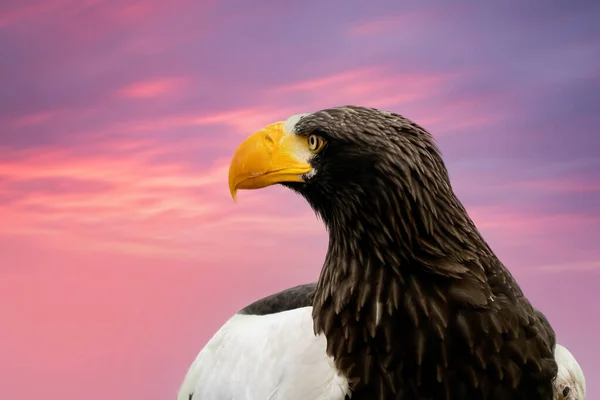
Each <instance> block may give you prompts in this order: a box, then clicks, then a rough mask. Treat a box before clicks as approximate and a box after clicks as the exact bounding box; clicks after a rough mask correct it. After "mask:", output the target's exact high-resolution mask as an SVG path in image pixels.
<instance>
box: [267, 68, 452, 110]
mask: <svg viewBox="0 0 600 400" xmlns="http://www.w3.org/2000/svg"><path fill="white" fill-rule="evenodd" d="M451 77H452V75H451V74H447V75H425V74H416V73H401V72H394V71H390V70H389V69H388V68H384V67H372V68H365V69H357V70H349V71H344V72H340V73H337V74H332V75H328V76H323V77H317V78H313V79H307V80H304V81H300V82H295V83H292V84H288V85H282V86H279V87H276V88H274V89H273V90H271V92H270V97H273V98H274V99H282V98H290V97H294V96H299V95H305V96H308V98H307V99H306V100H305V103H309V104H311V109H310V110H308V111H316V110H317V109H319V108H321V107H332V106H337V105H343V104H355V105H365V106H370V107H377V108H386V107H392V106H397V105H398V104H403V103H408V102H411V101H416V100H419V99H423V98H426V97H427V96H431V95H432V94H434V93H436V92H437V91H438V90H439V85H441V84H443V83H445V82H446V80H448V79H450V78H451Z"/></svg>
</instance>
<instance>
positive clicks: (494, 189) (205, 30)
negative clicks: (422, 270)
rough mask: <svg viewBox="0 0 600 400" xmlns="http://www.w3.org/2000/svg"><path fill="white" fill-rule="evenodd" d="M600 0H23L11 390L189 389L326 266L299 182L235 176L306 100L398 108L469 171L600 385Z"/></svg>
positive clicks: (14, 67)
mask: <svg viewBox="0 0 600 400" xmlns="http://www.w3.org/2000/svg"><path fill="white" fill-rule="evenodd" d="M598 20H600V4H599V3H597V2H593V1H578V2H569V1H566V0H565V1H541V0H540V1H537V0H532V1H529V2H517V1H514V0H505V1H502V2H475V1H467V0H456V1H452V2H446V1H441V0H440V1H419V2H417V1H397V0H395V1H391V0H390V1H385V0H384V1H378V2H372V3H369V2H363V1H358V0H344V1H341V0H332V1H328V2H317V1H314V0H307V1H305V2H298V1H294V2H281V1H278V2H277V1H262V2H255V3H252V2H247V1H241V0H222V1H219V0H210V1H200V0H198V1H192V0H170V1H159V0H145V1H133V0H77V1H75V0H37V1H31V0H3V1H2V2H1V3H0V88H1V89H0V397H2V398H6V399H19V400H29V399H38V398H45V399H61V400H64V399H75V398H82V397H85V398H86V399H88V400H106V399H113V400H120V399H131V398H138V399H148V400H159V399H174V398H175V396H176V393H177V390H178V388H179V385H180V383H181V381H182V380H183V377H184V375H185V373H186V371H187V368H188V367H189V365H190V363H191V362H192V360H193V359H194V358H195V356H196V354H197V352H198V351H199V350H200V349H201V348H202V346H203V345H204V344H205V343H206V341H207V340H208V339H209V338H210V337H211V335H212V334H213V333H214V332H215V331H216V330H217V329H218V328H219V326H220V325H221V324H223V323H224V322H225V321H226V320H227V318H228V317H229V316H231V315H232V314H233V313H235V312H236V311H237V310H239V309H241V308H242V307H244V306H245V305H247V304H248V303H250V302H252V301H254V300H256V299H258V298H260V297H263V296H266V295H268V294H271V293H274V292H276V291H279V290H282V289H284V288H287V287H290V286H294V285H297V284H300V283H306V282H312V281H315V280H316V279H317V278H318V275H319V271H320V268H321V265H322V262H323V259H324V255H325V251H326V248H327V237H326V233H325V229H324V227H323V226H322V224H321V222H320V221H318V220H317V219H316V217H315V215H314V213H313V212H312V211H311V210H310V208H309V206H308V205H307V204H306V203H305V201H304V200H303V199H301V198H300V197H299V196H297V195H295V194H293V193H291V192H289V191H288V190H286V189H285V188H283V187H271V188H267V189H264V190H259V191H247V192H240V193H239V194H238V203H237V204H234V203H233V201H232V200H231V198H230V195H229V192H228V187H227V169H228V162H229V160H230V157H231V155H232V154H233V152H234V150H235V148H236V147H237V145H238V144H239V143H240V142H241V141H242V140H243V139H244V138H245V137H246V136H247V135H249V134H251V133H253V132H254V131H256V130H258V129H260V128H261V127H263V126H265V125H267V124H269V123H272V122H275V121H279V120H284V119H286V118H287V117H288V116H290V115H292V114H297V113H301V112H311V111H317V110H319V109H322V108H326V107H331V106H339V105H346V104H354V105H363V106H370V107H377V108H382V109H386V110H390V111H394V112H398V113H400V114H403V115H405V116H406V117H408V118H410V119H412V120H414V121H416V122H418V123H419V124H420V125H422V126H424V127H425V128H427V129H428V130H429V131H431V132H432V134H433V135H434V136H435V137H436V139H437V142H438V143H439V146H440V148H441V149H442V153H443V155H444V157H445V160H446V163H447V166H448V169H449V171H450V175H451V180H452V184H453V186H454V189H455V191H456V193H457V195H458V196H459V198H460V199H461V200H462V201H463V202H464V204H465V206H466V207H467V210H468V211H469V213H470V215H471V217H472V218H473V220H474V221H475V223H476V224H477V226H478V227H479V229H480V230H481V231H482V233H483V235H484V237H485V238H486V239H487V240H488V242H489V243H490V245H491V246H492V248H493V249H494V250H495V251H496V253H497V254H498V256H499V257H500V259H501V260H502V261H503V262H504V263H505V265H507V267H508V268H509V269H510V270H511V271H512V272H513V274H514V275H515V277H516V279H517V280H518V282H519V283H520V285H521V286H522V288H523V290H524V292H525V294H526V295H527V296H528V297H529V299H530V300H531V301H532V302H533V303H534V305H535V306H536V307H538V308H540V309H541V310H542V311H543V312H544V313H545V314H546V315H547V316H548V318H549V320H550V322H551V323H552V325H553V327H554V329H555V331H556V332H557V337H558V341H559V342H560V343H562V344H563V345H565V346H567V347H568V348H569V349H570V350H571V351H572V352H573V353H574V355H575V356H576V357H577V359H578V360H579V362H580V364H581V365H582V367H583V369H584V372H585V373H586V377H587V383H588V397H589V398H596V397H599V396H600V360H598V357H597V356H598V355H600V345H599V344H598V341H597V337H598V334H599V333H600V317H599V315H600V314H599V313H598V306H597V305H596V302H597V301H599V300H600V295H599V294H598V292H599V286H600V246H599V245H598V243H599V239H600V158H599V157H598V152H599V151H600V136H599V135H600V108H599V104H600V94H599V93H600V26H599V25H598V23H597V21H598Z"/></svg>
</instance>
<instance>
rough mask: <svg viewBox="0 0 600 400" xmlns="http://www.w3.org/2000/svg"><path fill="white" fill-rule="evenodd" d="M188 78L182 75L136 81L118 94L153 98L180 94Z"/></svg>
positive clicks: (129, 96)
mask: <svg viewBox="0 0 600 400" xmlns="http://www.w3.org/2000/svg"><path fill="white" fill-rule="evenodd" d="M187 83H189V82H188V79H185V78H181V77H163V78H155V79H151V80H148V81H142V82H134V83H132V84H129V85H127V86H125V87H123V88H122V89H120V90H119V91H118V94H119V95H120V96H122V97H125V98H133V99H153V98H156V97H164V96H167V95H173V94H179V92H180V90H181V89H182V88H183V87H184V85H185V84H187Z"/></svg>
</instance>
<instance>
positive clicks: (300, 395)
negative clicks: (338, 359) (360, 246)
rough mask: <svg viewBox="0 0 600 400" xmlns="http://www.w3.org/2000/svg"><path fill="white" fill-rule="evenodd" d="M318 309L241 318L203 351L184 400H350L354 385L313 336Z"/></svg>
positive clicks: (185, 385) (225, 327)
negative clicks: (314, 317) (350, 385)
mask: <svg viewBox="0 0 600 400" xmlns="http://www.w3.org/2000/svg"><path fill="white" fill-rule="evenodd" d="M311 312H312V307H303V308H297V309H294V310H289V311H284V312H280V313H276V314H269V315H242V314H236V315H234V316H233V317H232V318H231V319H230V320H229V321H227V322H226V323H225V324H224V325H223V326H222V327H221V329H220V330H219V331H218V332H217V333H216V334H215V335H214V336H213V338H212V339H211V340H210V341H209V342H208V343H207V344H206V346H205V347H204V348H203V349H202V351H200V353H199V354H198V356H197V357H196V360H195V361H194V362H193V364H192V366H191V367H190V369H189V371H188V373H187V375H186V377H185V380H184V382H183V384H182V386H181V389H180V391H179V395H178V397H177V399H178V400H305V399H314V400H344V398H345V396H346V395H347V394H349V392H350V390H349V385H348V381H347V380H346V379H345V378H344V377H342V376H340V375H339V374H338V373H337V371H336V369H335V367H334V365H333V359H331V358H330V357H328V356H327V354H326V341H325V338H324V337H323V336H322V335H319V336H315V334H314V332H313V319H312V315H311Z"/></svg>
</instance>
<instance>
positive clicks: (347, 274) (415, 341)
mask: <svg viewBox="0 0 600 400" xmlns="http://www.w3.org/2000/svg"><path fill="white" fill-rule="evenodd" d="M229 183H230V189H231V192H232V195H233V196H234V198H235V194H236V191H237V190H238V189H258V188H261V187H265V186H269V185H273V184H277V183H280V184H283V185H285V186H287V187H288V188H290V189H292V190H293V191H295V192H297V193H299V194H300V195H302V196H303V197H304V198H305V199H306V200H307V202H308V203H309V204H310V206H311V207H312V208H313V209H314V210H315V211H316V213H317V214H318V215H319V217H320V218H321V219H322V220H323V222H324V224H325V226H326V227H327V230H328V233H329V246H328V250H327V255H326V258H325V261H324V264H323V268H322V271H321V274H320V277H319V280H318V282H317V283H316V284H315V285H308V286H302V287H298V288H293V289H290V290H288V291H284V292H281V293H279V294H277V295H274V296H271V297H268V298H265V299H263V300H260V301H258V302H257V303H254V304H253V305H250V306H249V307H247V308H246V309H245V310H242V311H241V312H240V313H239V314H238V315H236V316H235V317H234V318H232V320H230V321H229V322H228V323H227V324H226V325H225V326H224V327H223V328H222V329H221V331H219V333H218V334H217V335H216V336H215V338H213V339H212V340H211V341H210V342H209V344H208V345H207V346H206V347H205V349H203V350H202V352H201V353H200V355H199V356H198V359H197V360H196V361H195V366H192V369H191V370H190V373H189V374H188V378H190V379H188V378H186V382H187V381H190V382H194V383H193V384H189V385H188V384H186V383H184V386H185V387H186V388H187V389H186V391H182V393H183V394H182V393H180V396H185V395H186V393H188V394H189V395H190V396H191V397H190V398H192V399H204V398H211V399H212V398H214V399H219V398H223V399H225V398H226V399H234V400H238V399H254V398H257V399H259V398H260V399H263V398H267V399H278V398H306V399H313V398H314V399H331V400H342V399H344V398H345V397H348V398H350V397H351V398H352V399H353V400H363V399H369V400H371V399H386V400H387V399H397V400H402V399H419V400H420V399H423V400H427V399H431V400H442V399H446V400H453V399H494V400H503V399H527V400H536V399H540V400H542V399H543V400H548V399H553V398H555V395H557V393H558V391H557V389H556V377H557V373H558V370H559V366H558V364H557V361H556V359H555V354H554V351H555V347H556V339H555V334H554V331H553V329H552V327H551V325H550V324H549V323H548V321H547V320H546V318H545V317H544V315H543V314H542V313H541V312H539V311H538V310H536V309H535V308H534V307H533V306H532V305H531V304H530V302H529V301H528V300H527V298H526V297H525V296H524V295H523V293H522V291H521V289H520V288H519V285H518V284H517V282H516V281H515V279H514V278H513V277H512V275H511V274H510V272H509V270H508V269H507V268H506V267H505V266H504V265H503V264H502V262H501V261H500V260H499V259H498V258H497V257H496V255H495V254H494V252H493V251H492V249H491V248H490V247H489V246H488V245H487V243H486V242H485V240H484V239H483V237H482V235H481V234H480V232H479V231H478V230H477V228H476V227H475V224H474V223H473V222H472V220H471V219H470V218H469V216H468V214H467V212H466V210H465V208H464V207H463V205H462V204H461V202H460V201H459V200H458V198H457V197H456V195H455V194H454V192H453V190H452V186H451V184H450V180H449V177H448V172H447V170H446V167H445V164H444V162H443V160H442V157H441V154H440V152H439V150H438V148H437V146H436V145H435V143H434V141H433V138H432V136H431V135H430V134H429V132H427V131H426V130H425V129H423V128H422V127H420V126H419V125H417V124H415V123H414V122H412V121H410V120H408V119H406V118H404V117H402V116H400V115H398V114H394V113H390V112H384V111H380V110H376V109H372V108H365V107H355V106H345V107H337V108H333V109H327V110H322V111H318V112H315V113H312V114H303V115H298V116H294V117H291V118H290V119H288V120H287V121H286V122H281V123H277V124H273V125H270V126H269V127H267V128H265V129H263V130H261V131H259V132H257V133H256V134H254V135H252V136H251V137H249V138H248V139H246V141H244V142H243V143H242V144H241V145H240V147H239V148H238V150H237V151H236V154H235V155H234V158H233V160H232V164H231V167H230V175H229ZM309 312H310V317H311V318H309V316H308V313H309ZM250 321H254V322H252V323H250ZM244 324H246V325H244ZM246 326H247V332H246V328H244V329H241V328H240V327H246ZM250 326H251V327H250ZM309 328H312V330H309ZM255 329H256V330H255ZM259 333H260V334H264V335H266V336H265V337H266V338H268V339H259V336H260V335H259ZM286 335H289V337H290V338H292V339H293V340H292V341H286V339H284V338H285V337H286ZM261 345H262V347H261ZM226 348H228V349H229V350H225V349H226ZM236 349H237V350H238V351H237V352H238V353H240V354H239V355H238V356H237V357H234V356H231V355H226V354H225V353H228V352H229V351H231V350H234V354H235V353H236ZM242 349H246V350H247V351H248V354H249V355H245V356H244V357H245V358H243V357H242V356H241V353H242ZM298 349H300V351H298ZM312 352H315V353H314V354H313V353H312ZM265 360H267V361H265ZM306 360H312V361H314V362H316V364H314V365H313V367H314V369H315V371H317V370H318V371H319V372H318V373H315V374H314V375H308V374H307V373H306V371H305V370H304V369H303V368H301V367H300V366H302V365H305V363H306ZM242 364H243V365H245V366H246V367H245V368H246V369H245V370H244V371H245V372H244V373H243V374H242V372H241V369H239V368H241V367H240V365H242ZM263 364H264V365H263ZM267 364H268V365H267ZM259 366H260V368H261V370H263V371H266V372H265V375H264V376H262V377H261V378H260V379H261V380H259V382H260V385H259V384H258V383H257V380H258V379H259V378H258V375H257V374H259V373H260V372H258V369H253V368H259ZM192 370H194V371H196V372H192ZM308 370H310V368H308ZM277 371H279V372H281V373H282V374H283V375H277V373H275V372H277ZM190 374H191V375H190ZM242 375H243V377H242ZM211 377H212V378H214V379H216V382H221V383H217V385H218V386H219V387H220V389H215V390H219V392H218V393H221V395H220V397H210V396H209V397H207V396H208V395H199V394H198V393H213V394H214V396H216V393H217V392H210V391H209V390H212V389H208V388H204V387H203V386H204V385H210V382H211V381H210V380H209V379H210V378H211ZM317 377H318V378H317ZM192 378H193V379H192ZM294 380H296V382H297V383H296V384H290V383H289V382H291V381H294ZM225 381H227V382H229V385H227V384H226V383H225ZM186 385H187V386H186ZM238 385H242V386H240V388H236V387H237V386H238ZM192 386H193V387H194V389H193V392H192V391H191V387H192ZM258 386H260V389H258ZM317 388H320V389H317ZM281 389H284V390H285V396H288V397H278V396H280V393H284V392H281V391H280V390H281ZM294 390H299V392H297V396H299V397H294V396H295V395H296V394H294V393H292V392H293V391H294ZM313 390H315V392H314V393H316V394H315V395H313V394H309V393H313ZM197 394H198V395H197ZM263 395H264V396H267V397H261V396H263ZM239 396H241V397H239ZM269 396H270V397H269ZM302 396H304V397H302ZM319 396H320V397H319ZM336 396H337V397H336ZM183 399H184V397H180V400H183Z"/></svg>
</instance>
